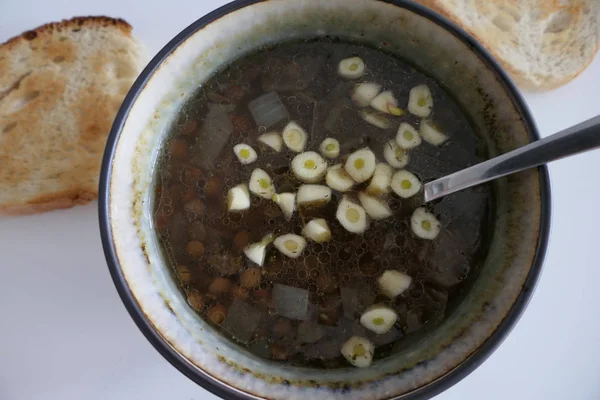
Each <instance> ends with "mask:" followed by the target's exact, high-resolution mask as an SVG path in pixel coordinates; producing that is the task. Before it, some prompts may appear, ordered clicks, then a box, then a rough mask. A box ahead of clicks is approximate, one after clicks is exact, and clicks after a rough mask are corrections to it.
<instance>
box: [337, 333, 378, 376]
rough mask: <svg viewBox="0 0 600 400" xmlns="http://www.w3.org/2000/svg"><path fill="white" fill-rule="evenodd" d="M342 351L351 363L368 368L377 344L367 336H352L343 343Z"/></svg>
mask: <svg viewBox="0 0 600 400" xmlns="http://www.w3.org/2000/svg"><path fill="white" fill-rule="evenodd" d="M340 352H341V353H342V355H343V356H344V358H345V359H346V360H348V362H349V363H350V364H352V365H354V366H355V367H358V368H366V367H368V366H369V365H371V363H372V362H373V354H374V353H375V346H374V345H373V343H371V342H370V341H369V339H367V338H365V337H361V336H352V337H351V338H350V339H348V340H347V341H346V342H345V343H344V344H343V345H342V348H341V350H340Z"/></svg>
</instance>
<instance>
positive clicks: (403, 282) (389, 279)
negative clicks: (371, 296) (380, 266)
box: [377, 269, 412, 299]
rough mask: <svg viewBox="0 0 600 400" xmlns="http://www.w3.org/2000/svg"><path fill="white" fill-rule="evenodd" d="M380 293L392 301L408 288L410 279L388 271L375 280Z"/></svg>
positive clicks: (391, 270)
mask: <svg viewBox="0 0 600 400" xmlns="http://www.w3.org/2000/svg"><path fill="white" fill-rule="evenodd" d="M377 283H378V284H379V289H380V290H381V293H383V294H385V295H386V296H387V297H389V298H390V299H394V298H396V297H397V296H399V295H400V294H402V293H403V292H404V291H405V290H406V289H408V288H409V287H410V284H411V283H412V278H411V277H410V276H408V275H406V274H403V273H402V272H400V271H396V270H393V269H389V270H387V271H385V272H384V273H383V274H382V275H381V276H380V277H379V279H377Z"/></svg>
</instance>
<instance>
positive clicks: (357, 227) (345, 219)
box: [335, 197, 369, 234]
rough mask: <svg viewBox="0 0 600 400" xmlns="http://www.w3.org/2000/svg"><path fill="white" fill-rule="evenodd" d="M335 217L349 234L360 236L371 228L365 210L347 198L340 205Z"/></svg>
mask: <svg viewBox="0 0 600 400" xmlns="http://www.w3.org/2000/svg"><path fill="white" fill-rule="evenodd" d="M335 217H336V218H337V220H338V221H339V222H340V224H341V225H342V226H343V227H344V229H346V230H347V231H348V232H352V233H357V234H360V233H363V232H364V231H366V230H367V228H368V227H369V221H368V219H367V213H366V212H365V209H364V208H362V207H361V206H359V205H358V204H356V203H354V202H352V201H350V200H348V199H347V198H345V197H344V198H343V199H342V201H340V204H338V208H337V211H336V213H335Z"/></svg>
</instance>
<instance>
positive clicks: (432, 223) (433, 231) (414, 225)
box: [410, 207, 440, 240]
mask: <svg viewBox="0 0 600 400" xmlns="http://www.w3.org/2000/svg"><path fill="white" fill-rule="evenodd" d="M410 228H411V229H412V231H413V233H414V234H415V235H417V236H418V237H420V238H421V239H428V240H433V239H435V238H436V237H437V235H439V233H440V221H438V219H437V218H436V217H435V216H434V215H433V214H432V213H430V212H429V211H427V210H426V209H425V208H423V207H419V208H417V209H416V210H415V211H413V214H412V216H411V217H410Z"/></svg>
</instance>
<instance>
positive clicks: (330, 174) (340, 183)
mask: <svg viewBox="0 0 600 400" xmlns="http://www.w3.org/2000/svg"><path fill="white" fill-rule="evenodd" d="M325 182H326V183H327V186H329V187H330V188H332V189H333V190H337V191H338V192H346V191H348V190H350V189H352V186H354V180H353V179H352V178H351V177H350V175H348V173H347V172H346V170H345V169H344V167H343V166H342V164H336V165H334V166H332V167H330V168H329V169H328V170H327V175H326V176H325Z"/></svg>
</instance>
